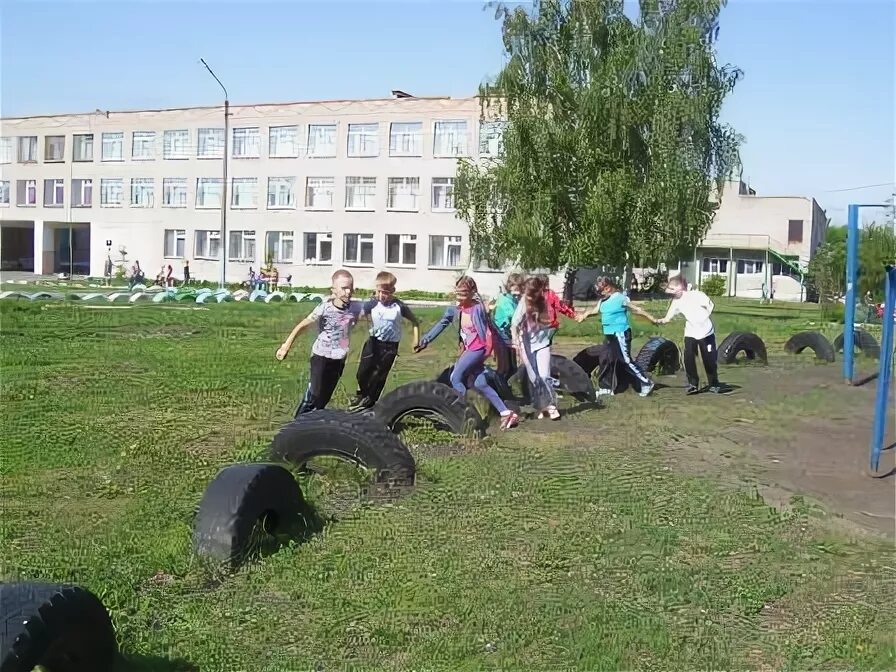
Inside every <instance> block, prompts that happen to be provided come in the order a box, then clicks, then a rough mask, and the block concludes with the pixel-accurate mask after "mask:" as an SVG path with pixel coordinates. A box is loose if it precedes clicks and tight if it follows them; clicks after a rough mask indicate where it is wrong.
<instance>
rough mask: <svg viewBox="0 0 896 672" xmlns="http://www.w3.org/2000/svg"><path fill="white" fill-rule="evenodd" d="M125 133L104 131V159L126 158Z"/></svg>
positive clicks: (120, 159) (117, 159) (119, 159)
mask: <svg viewBox="0 0 896 672" xmlns="http://www.w3.org/2000/svg"><path fill="white" fill-rule="evenodd" d="M123 148H124V133H103V161H123V160H124V149H123Z"/></svg>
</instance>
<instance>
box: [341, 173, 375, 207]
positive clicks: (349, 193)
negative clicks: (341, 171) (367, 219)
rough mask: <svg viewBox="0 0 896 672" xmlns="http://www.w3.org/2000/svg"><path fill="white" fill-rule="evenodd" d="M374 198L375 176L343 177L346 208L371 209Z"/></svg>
mask: <svg viewBox="0 0 896 672" xmlns="http://www.w3.org/2000/svg"><path fill="white" fill-rule="evenodd" d="M375 198H376V178H375V177H346V178H345V208H346V210H373V209H374V205H375V204H374V199H375Z"/></svg>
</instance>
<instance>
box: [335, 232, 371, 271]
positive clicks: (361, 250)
mask: <svg viewBox="0 0 896 672" xmlns="http://www.w3.org/2000/svg"><path fill="white" fill-rule="evenodd" d="M342 240H343V242H342V244H343V249H342V262H343V263H345V264H364V265H369V266H372V265H373V234H372V233H346V234H345V236H344V237H343V239H342Z"/></svg>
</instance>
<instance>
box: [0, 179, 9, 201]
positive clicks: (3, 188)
mask: <svg viewBox="0 0 896 672" xmlns="http://www.w3.org/2000/svg"><path fill="white" fill-rule="evenodd" d="M5 205H9V180H0V206H5Z"/></svg>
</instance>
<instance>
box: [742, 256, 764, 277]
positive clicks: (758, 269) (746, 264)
mask: <svg viewBox="0 0 896 672" xmlns="http://www.w3.org/2000/svg"><path fill="white" fill-rule="evenodd" d="M737 272H738V273H739V274H741V275H754V274H756V273H762V262H761V261H758V260H756V259H738V260H737Z"/></svg>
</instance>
